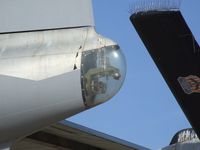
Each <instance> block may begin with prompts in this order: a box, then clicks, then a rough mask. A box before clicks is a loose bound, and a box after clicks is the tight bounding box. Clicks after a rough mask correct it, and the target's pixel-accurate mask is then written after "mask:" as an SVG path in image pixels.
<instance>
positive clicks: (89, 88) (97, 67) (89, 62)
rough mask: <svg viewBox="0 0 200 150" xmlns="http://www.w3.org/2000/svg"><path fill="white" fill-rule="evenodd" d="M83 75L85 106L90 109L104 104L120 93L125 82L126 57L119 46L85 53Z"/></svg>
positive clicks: (83, 54) (83, 55)
mask: <svg viewBox="0 0 200 150" xmlns="http://www.w3.org/2000/svg"><path fill="white" fill-rule="evenodd" d="M81 73H82V90H83V92H82V93H83V98H84V101H85V104H86V105H87V106H89V107H90V106H94V105H98V104H100V103H103V102H105V101H107V100H108V99H110V98H112V97H113V96H114V95H115V94H116V93H117V92H118V91H119V89H120V87H121V85H122V83H123V81H124V78H125V74H126V63H125V58H124V55H123V54H122V52H121V50H120V48H119V46H117V45H114V46H106V47H103V48H100V49H95V50H90V51H85V52H83V53H82V66H81Z"/></svg>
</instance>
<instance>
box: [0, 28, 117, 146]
mask: <svg viewBox="0 0 200 150" xmlns="http://www.w3.org/2000/svg"><path fill="white" fill-rule="evenodd" d="M115 44H116V43H114V42H112V41H111V40H108V39H106V38H103V37H101V36H100V35H98V34H96V32H95V30H94V28H93V27H85V28H73V29H61V30H48V31H39V32H23V33H10V34H0V83H1V86H0V143H10V142H12V141H14V140H16V139H18V138H23V137H24V136H27V135H29V134H31V133H33V132H35V131H37V130H40V129H42V128H43V127H45V126H48V125H50V124H52V123H55V122H57V121H60V120H63V119H65V118H67V117H70V116H72V115H74V114H77V113H79V112H81V111H84V110H85V109H87V108H86V107H85V105H84V102H83V98H82V92H81V91H82V89H81V73H80V68H81V67H80V66H81V65H80V64H81V53H82V52H83V51H88V50H94V49H98V48H102V47H104V46H109V45H115Z"/></svg>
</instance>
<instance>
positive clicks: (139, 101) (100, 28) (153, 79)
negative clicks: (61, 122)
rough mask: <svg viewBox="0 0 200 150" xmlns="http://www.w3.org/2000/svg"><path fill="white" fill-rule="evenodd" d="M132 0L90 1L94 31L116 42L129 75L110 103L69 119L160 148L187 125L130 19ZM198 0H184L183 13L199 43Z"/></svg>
mask: <svg viewBox="0 0 200 150" xmlns="http://www.w3.org/2000/svg"><path fill="white" fill-rule="evenodd" d="M132 2H133V0H94V1H93V6H94V17H95V24H96V30H97V32H98V33H100V34H102V35H104V36H106V37H109V38H112V39H113V40H115V41H116V42H118V43H119V45H120V46H121V48H122V49H123V52H124V54H125V56H126V60H127V69H128V70H127V77H126V81H125V83H124V85H123V87H122V89H121V91H120V92H119V93H118V94H117V95H116V96H115V97H114V98H112V99H111V100H110V101H109V102H107V103H105V104H103V105H100V106H98V107H96V108H93V109H91V110H88V111H86V112H83V113H81V114H78V115H76V116H74V117H72V118H70V119H69V120H70V121H74V122H76V123H78V124H81V125H84V126H87V127H89V128H92V129H95V130H98V131H101V132H104V133H107V134H109V135H113V136H116V137H118V138H121V139H124V140H127V141H130V142H133V143H136V144H139V145H142V146H146V147H148V148H151V149H159V148H162V147H165V146H167V145H168V144H169V142H170V140H171V138H172V136H173V135H174V134H175V133H176V132H177V131H179V130H181V129H183V128H188V127H190V125H189V123H188V121H187V120H186V118H185V116H184V114H183V113H182V111H181V109H180V107H179V106H178V104H177V102H176V100H175V98H174V96H173V95H172V93H171V92H170V90H169V88H168V87H167V85H166V83H165V81H164V80H163V78H162V76H161V74H160V73H159V71H158V69H157V67H156V66H155V64H154V62H153V61H152V59H151V57H150V55H149V54H148V52H147V50H146V49H145V47H144V45H143V43H142V42H141V40H140V38H139V37H138V35H137V33H136V31H135V29H134V28H133V26H132V24H131V22H130V21H129V17H130V13H129V6H130V4H131V3H132ZM199 6H200V1H199V0H191V1H188V0H183V2H182V5H181V11H182V13H183V16H184V17H185V19H186V21H187V23H188V25H189V26H190V28H191V30H192V32H193V33H194V35H195V37H196V39H197V41H198V42H200V36H199V35H200V29H199V27H200V15H199V14H200V12H199Z"/></svg>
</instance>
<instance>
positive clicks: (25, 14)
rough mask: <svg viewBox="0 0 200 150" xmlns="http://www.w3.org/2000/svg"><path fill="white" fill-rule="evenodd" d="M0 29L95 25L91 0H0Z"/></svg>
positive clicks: (17, 29)
mask: <svg viewBox="0 0 200 150" xmlns="http://www.w3.org/2000/svg"><path fill="white" fill-rule="evenodd" d="M0 20H1V22H0V33H3V32H18V31H30V30H31V31H33V30H41V29H55V28H57V29H58V28H64V27H65V28H66V27H67V28H70V27H83V26H94V19H93V10H92V0H59V1H58V0H0Z"/></svg>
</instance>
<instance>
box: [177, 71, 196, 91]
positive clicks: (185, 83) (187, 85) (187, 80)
mask: <svg viewBox="0 0 200 150" xmlns="http://www.w3.org/2000/svg"><path fill="white" fill-rule="evenodd" d="M178 82H179V83H180V85H181V87H182V89H183V90H184V92H185V93H186V94H192V93H200V78H199V77H198V76H195V75H190V76H187V77H179V78H178Z"/></svg>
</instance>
